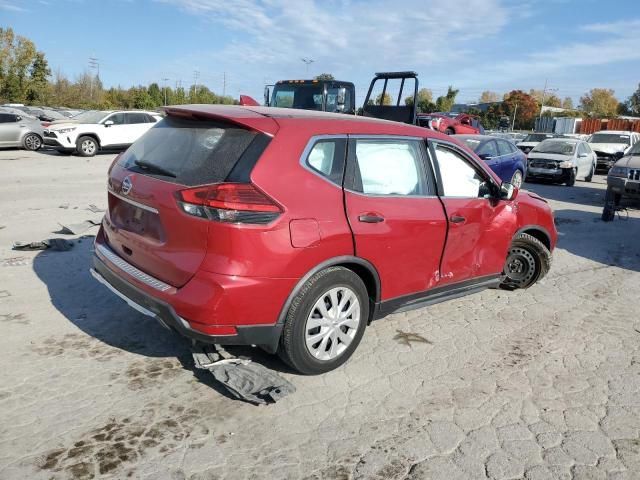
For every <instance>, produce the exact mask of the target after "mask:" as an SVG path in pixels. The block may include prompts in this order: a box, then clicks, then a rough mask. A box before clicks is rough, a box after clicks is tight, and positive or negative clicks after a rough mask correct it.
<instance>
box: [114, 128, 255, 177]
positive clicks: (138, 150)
mask: <svg viewBox="0 0 640 480" xmlns="http://www.w3.org/2000/svg"><path fill="white" fill-rule="evenodd" d="M256 137H259V135H258V134H256V133H255V132H251V131H249V130H245V129H243V128H240V127H237V126H234V125H231V124H227V123H220V122H208V121H199V120H188V119H182V118H175V117H167V118H165V119H163V120H162V121H160V122H158V123H157V124H156V125H155V126H154V127H153V128H151V129H150V130H149V131H148V132H147V133H145V134H144V135H143V136H142V137H140V139H139V140H138V141H137V142H135V143H134V144H133V145H132V146H131V147H129V149H128V150H127V151H126V152H125V153H124V154H123V155H122V157H121V158H120V160H119V162H118V163H119V164H120V165H121V166H123V167H124V168H127V169H128V170H131V171H135V172H138V173H141V174H144V175H149V176H151V177H157V178H161V179H162V180H165V181H169V182H175V183H179V184H182V185H188V186H194V185H203V184H208V183H219V182H223V181H225V179H227V177H228V176H229V174H230V173H231V171H232V170H233V168H234V166H235V165H236V163H238V160H240V158H241V157H242V155H243V153H244V152H245V151H247V149H248V147H249V146H250V145H251V143H252V142H253V141H254V140H255V139H256ZM265 146H266V144H265V145H263V147H262V149H264V147H265ZM262 149H260V151H259V152H255V151H254V152H253V153H254V154H255V155H256V158H254V159H253V160H254V162H253V163H255V160H257V157H259V156H260V154H261V153H262ZM253 150H255V149H253Z"/></svg>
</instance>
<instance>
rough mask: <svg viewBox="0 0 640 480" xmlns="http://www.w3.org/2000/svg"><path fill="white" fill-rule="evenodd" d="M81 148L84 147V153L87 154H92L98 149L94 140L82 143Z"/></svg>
mask: <svg viewBox="0 0 640 480" xmlns="http://www.w3.org/2000/svg"><path fill="white" fill-rule="evenodd" d="M80 148H81V149H82V152H83V153H86V154H87V155H92V154H93V153H95V151H96V144H95V142H94V141H93V140H85V141H83V142H82V144H81V145H80Z"/></svg>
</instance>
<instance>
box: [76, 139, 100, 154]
mask: <svg viewBox="0 0 640 480" xmlns="http://www.w3.org/2000/svg"><path fill="white" fill-rule="evenodd" d="M98 148H99V147H98V141H97V140H96V139H95V138H93V137H86V136H85V137H80V138H79V139H78V141H77V142H76V149H77V150H78V155H80V156H81V157H93V156H94V155H95V154H96V153H97V152H98Z"/></svg>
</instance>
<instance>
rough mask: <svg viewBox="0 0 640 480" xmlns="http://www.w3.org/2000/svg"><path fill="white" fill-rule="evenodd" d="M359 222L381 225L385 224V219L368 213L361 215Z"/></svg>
mask: <svg viewBox="0 0 640 480" xmlns="http://www.w3.org/2000/svg"><path fill="white" fill-rule="evenodd" d="M358 220H359V221H361V222H364V223H380V222H384V217H381V216H379V215H375V214H371V213H368V214H365V215H360V216H359V217H358Z"/></svg>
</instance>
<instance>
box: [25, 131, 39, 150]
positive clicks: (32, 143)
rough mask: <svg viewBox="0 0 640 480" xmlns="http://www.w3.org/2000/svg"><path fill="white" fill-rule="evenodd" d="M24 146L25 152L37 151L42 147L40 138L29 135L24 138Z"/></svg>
mask: <svg viewBox="0 0 640 480" xmlns="http://www.w3.org/2000/svg"><path fill="white" fill-rule="evenodd" d="M24 145H25V147H27V150H38V149H39V148H40V146H41V145H42V142H41V141H40V137H38V136H37V135H33V134H31V135H27V136H26V137H25V139H24Z"/></svg>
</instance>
